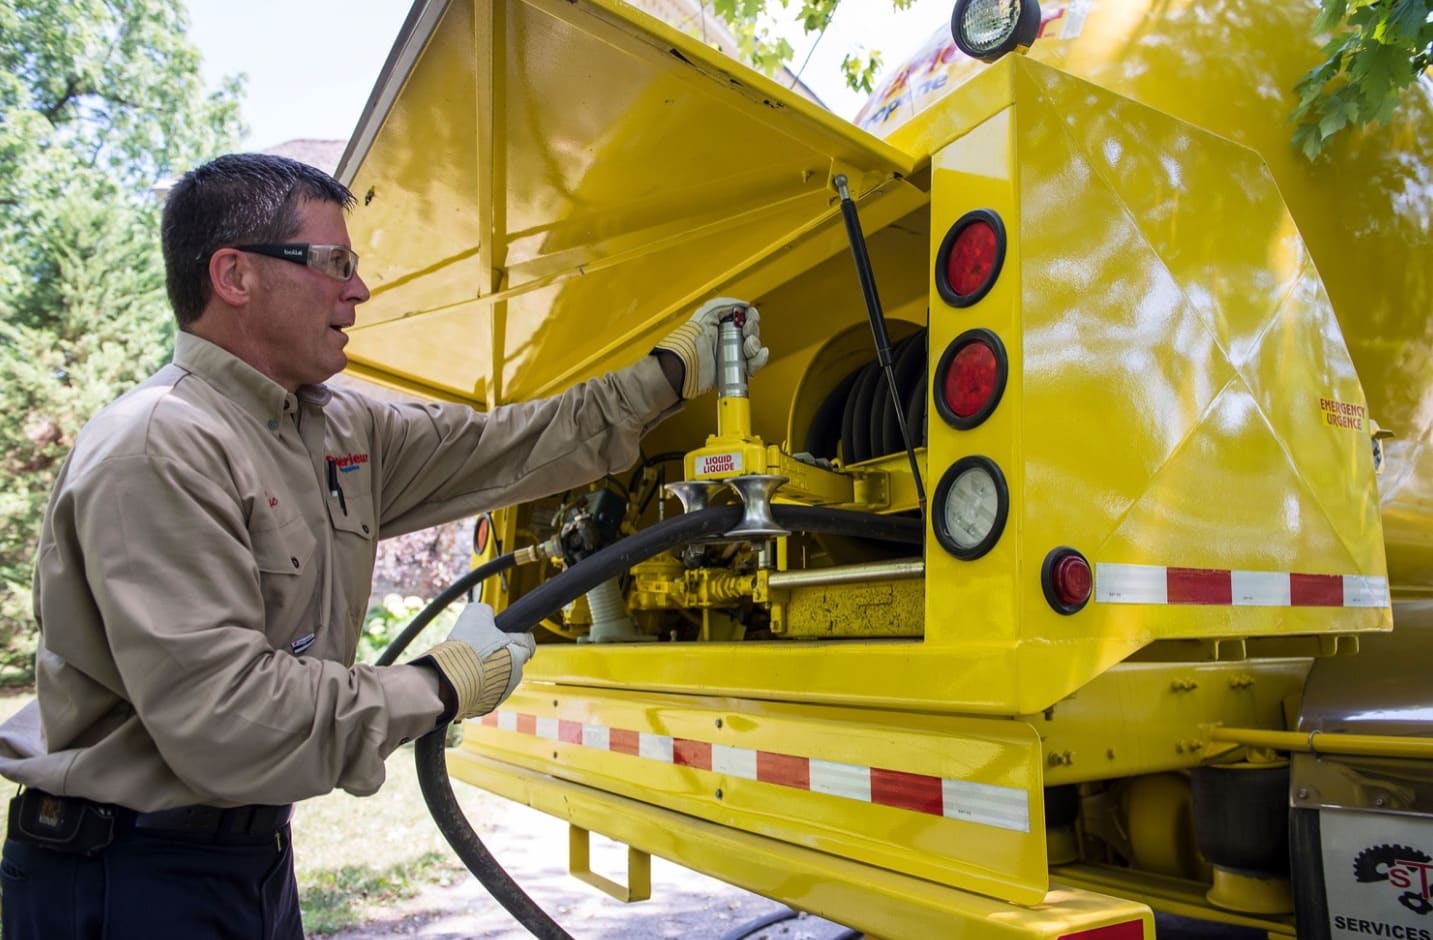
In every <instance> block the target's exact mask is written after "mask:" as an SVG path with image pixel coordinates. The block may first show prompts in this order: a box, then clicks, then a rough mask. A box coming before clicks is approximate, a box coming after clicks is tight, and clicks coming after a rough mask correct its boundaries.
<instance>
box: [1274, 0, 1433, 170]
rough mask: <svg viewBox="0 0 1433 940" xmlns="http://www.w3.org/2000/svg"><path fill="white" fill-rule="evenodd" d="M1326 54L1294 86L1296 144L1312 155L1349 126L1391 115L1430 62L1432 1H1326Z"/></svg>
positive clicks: (1321, 28)
mask: <svg viewBox="0 0 1433 940" xmlns="http://www.w3.org/2000/svg"><path fill="white" fill-rule="evenodd" d="M1321 4H1322V11H1321V12H1320V14H1319V18H1318V22H1317V23H1315V24H1314V32H1315V33H1318V34H1324V33H1331V34H1332V38H1331V39H1329V41H1328V43H1327V44H1326V45H1325V46H1324V54H1325V55H1326V56H1327V58H1325V59H1324V61H1323V62H1322V63H1321V64H1320V65H1319V66H1318V67H1317V68H1315V69H1314V70H1313V71H1311V72H1309V73H1308V74H1307V75H1305V76H1304V77H1303V78H1302V79H1301V80H1300V81H1299V84H1298V86H1297V89H1296V90H1297V91H1298V95H1299V103H1298V106H1297V107H1296V108H1295V109H1294V114H1293V119H1294V121H1295V122H1296V123H1297V124H1298V128H1297V130H1295V131H1294V144H1295V146H1297V147H1298V148H1299V149H1300V150H1302V151H1303V152H1304V155H1305V156H1306V157H1308V158H1309V159H1310V160H1312V159H1314V158H1315V157H1317V156H1318V155H1319V152H1320V151H1321V150H1322V149H1323V146H1324V144H1325V143H1326V142H1327V141H1328V139H1329V138H1330V137H1332V136H1334V135H1335V134H1337V133H1339V132H1340V131H1342V130H1344V129H1345V128H1348V127H1358V126H1361V125H1364V124H1368V123H1370V122H1372V121H1380V122H1382V121H1386V120H1388V118H1389V117H1390V116H1391V115H1392V113H1393V109H1394V107H1395V106H1397V104H1398V100H1399V97H1400V95H1401V94H1402V92H1403V90H1404V89H1405V88H1407V87H1408V86H1410V85H1412V84H1413V83H1414V82H1416V81H1418V77H1419V76H1420V75H1422V74H1423V72H1424V71H1426V70H1427V68H1428V66H1429V64H1430V62H1433V0H1321Z"/></svg>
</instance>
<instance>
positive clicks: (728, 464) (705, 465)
mask: <svg viewBox="0 0 1433 940" xmlns="http://www.w3.org/2000/svg"><path fill="white" fill-rule="evenodd" d="M741 468H742V463H741V451H739V450H738V451H734V452H732V453H730V454H705V455H703V456H701V457H698V458H697V461H696V475H697V476H699V477H700V476H707V475H708V474H712V473H736V472H738V471H739V470H741Z"/></svg>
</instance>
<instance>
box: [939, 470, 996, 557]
mask: <svg viewBox="0 0 1433 940" xmlns="http://www.w3.org/2000/svg"><path fill="white" fill-rule="evenodd" d="M934 507H935V511H934V512H933V513H932V514H931V528H932V530H933V531H934V532H935V538H936V541H938V542H940V544H941V547H942V548H944V549H945V550H946V551H948V552H950V553H951V554H952V555H954V556H955V557H956V558H959V559H961V560H962V561H972V560H974V559H976V558H979V557H980V556H981V555H984V554H985V553H986V552H988V551H990V550H991V549H992V548H994V547H995V543H996V542H998V541H999V540H1000V533H1001V532H1002V531H1004V529H1005V518H1006V516H1008V515H1009V513H1010V490H1009V488H1008V487H1007V486H1006V485H1005V475H1004V474H1003V473H1001V472H1000V468H999V467H998V466H996V465H995V461H993V460H991V459H990V458H988V457H975V456H972V457H962V458H961V459H960V460H957V461H956V462H955V463H954V464H953V465H952V466H951V468H950V469H949V470H947V471H946V472H945V475H944V476H942V477H941V478H940V485H939V486H937V487H936V490H935V503H934Z"/></svg>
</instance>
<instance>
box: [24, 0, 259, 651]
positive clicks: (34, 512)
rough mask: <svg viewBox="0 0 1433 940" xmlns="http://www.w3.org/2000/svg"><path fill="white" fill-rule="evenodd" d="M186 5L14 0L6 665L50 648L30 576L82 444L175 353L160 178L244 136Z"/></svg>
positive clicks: (232, 92)
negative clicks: (45, 524)
mask: <svg viewBox="0 0 1433 940" xmlns="http://www.w3.org/2000/svg"><path fill="white" fill-rule="evenodd" d="M186 29H187V18H186V13H185V10H184V6H183V3H182V0H108V2H106V0H0V480H3V481H4V483H3V486H0V671H4V672H6V673H8V674H9V676H10V677H17V676H18V677H19V678H22V679H23V678H25V677H27V676H28V674H29V670H30V668H31V658H32V656H33V652H34V639H33V630H34V623H33V618H32V616H31V612H30V606H31V605H30V573H31V570H32V566H33V564H34V552H35V546H36V544H37V542H38V532H39V524H40V519H41V517H42V514H43V511H44V506H45V502H46V499H47V496H48V493H49V491H50V488H51V486H52V485H53V483H54V479H55V475H56V473H57V472H58V470H59V466H60V463H61V461H62V460H63V458H64V455H65V454H66V453H68V451H69V448H70V446H71V445H72V444H73V441H74V436H75V433H76V432H77V431H78V430H79V428H80V426H81V424H82V423H83V422H84V421H85V419H87V418H88V417H89V416H90V415H91V414H93V413H94V412H95V411H97V410H98V409H99V408H100V407H101V406H103V405H104V404H105V403H106V402H107V401H109V400H111V399H112V398H114V397H116V396H117V395H118V394H120V393H121V392H123V391H124V390H125V389H127V388H129V387H131V386H133V385H134V384H135V383H137V382H138V381H139V380H140V379H142V378H143V377H144V376H145V375H147V374H148V373H150V372H152V371H153V370H154V369H155V368H156V367H157V366H158V365H159V364H160V363H162V362H163V361H164V360H165V359H166V358H167V357H168V355H169V353H170V350H171V349H172V342H173V332H174V327H173V323H172V315H171V314H170V312H169V309H168V304H167V302H166V300H165V292H164V269H163V262H162V259H161V256H160V253H159V244H158V242H159V239H158V229H159V226H158V214H159V205H158V200H157V198H156V197H155V195H154V192H153V190H154V187H155V186H156V184H158V183H160V182H161V181H163V180H166V179H168V178H171V177H173V176H175V175H177V174H178V173H180V172H182V171H183V170H184V169H186V168H188V167H189V166H192V165H194V164H195V163H197V162H199V161H201V160H202V159H204V158H206V157H208V156H211V155H214V154H217V153H219V152H222V151H223V150H225V149H228V148H229V147H230V146H232V144H233V143H234V141H236V140H237V138H238V135H239V131H240V126H239V124H238V104H237V101H238V94H239V87H240V86H239V79H237V78H236V79H230V80H228V81H227V82H226V83H225V85H224V87H223V88H222V89H221V90H220V91H218V92H216V93H214V94H212V95H206V94H205V93H204V90H203V87H202V84H201V81H200V78H199V74H198V72H199V70H198V65H199V54H198V51H197V50H196V49H195V48H194V47H193V46H192V45H191V44H190V43H189V41H188V40H187V38H186V36H185V32H186Z"/></svg>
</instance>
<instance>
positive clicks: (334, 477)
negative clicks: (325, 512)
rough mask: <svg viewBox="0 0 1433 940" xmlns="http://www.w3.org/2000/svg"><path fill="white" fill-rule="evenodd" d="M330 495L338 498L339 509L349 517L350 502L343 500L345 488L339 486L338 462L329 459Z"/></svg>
mask: <svg viewBox="0 0 1433 940" xmlns="http://www.w3.org/2000/svg"><path fill="white" fill-rule="evenodd" d="M328 495H330V496H337V497H338V508H339V509H341V510H343V514H344V515H345V516H346V515H348V501H347V500H345V499H344V498H343V487H341V486H339V485H338V461H337V460H334V459H333V458H332V457H329V458H328Z"/></svg>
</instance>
